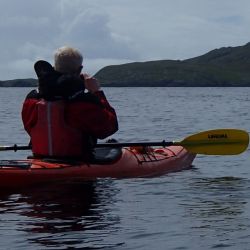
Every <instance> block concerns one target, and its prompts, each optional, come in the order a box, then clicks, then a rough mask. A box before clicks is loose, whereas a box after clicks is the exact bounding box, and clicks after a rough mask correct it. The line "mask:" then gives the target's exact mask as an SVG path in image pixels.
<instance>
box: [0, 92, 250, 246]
mask: <svg viewBox="0 0 250 250" xmlns="http://www.w3.org/2000/svg"><path fill="white" fill-rule="evenodd" d="M29 90H30V89H29V88H1V89H0V121H1V122H0V135H1V140H0V144H1V145H13V144H15V143H16V144H20V145H26V144H27V143H28V140H29V139H28V136H27V135H26V133H25V131H24V129H23V127H22V123H21V119H20V110H21V105H22V101H23V98H24V97H25V95H26V93H27V92H28V91H29ZM104 90H105V93H106V95H107V97H108V99H109V100H110V103H111V104H112V105H113V106H114V107H115V108H116V110H117V114H118V118H119V123H120V130H119V132H117V133H116V134H115V135H114V136H113V138H116V139H118V140H120V141H131V142H133V141H150V140H154V141H155V140H163V139H165V140H167V141H172V140H181V139H184V138H185V137H186V136H188V135H191V134H195V133H197V132H200V131H203V130H208V129H215V128H239V129H244V130H246V131H248V132H249V131H250V109H249V106H250V88H106V89H104ZM0 154H1V159H18V158H24V157H26V156H27V154H28V152H26V151H19V152H11V151H8V152H0ZM0 249H25V250H28V249H32V250H33V249H105V250H106V249H115V250H116V249H117V250H129V249H131V250H132V249H133V250H134V249H143V250H149V249H150V250H152V249H157V250H166V249H171V250H172V249H176V250H185V249H192V250H198V249H199V250H200V249H229V250H234V249H235V250H236V249H237V250H238V249H240V250H244V249H246V250H248V249H250V151H249V150H247V151H246V152H244V153H243V154H241V155H236V156H204V155H198V156H197V158H196V159H195V161H194V167H193V168H192V169H191V170H185V171H182V172H177V173H171V174H168V175H165V176H162V177H157V178H150V179H126V180H107V179H106V180H99V181H97V182H95V183H92V184H91V183H89V184H82V185H80V184H78V185H70V186H69V185H68V186H63V185H61V186H58V185H57V186H55V185H53V186H51V187H41V188H36V189H32V190H22V191H21V190H20V191H16V192H12V193H9V192H6V191H5V190H1V193H0Z"/></svg>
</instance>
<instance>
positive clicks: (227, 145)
mask: <svg viewBox="0 0 250 250" xmlns="http://www.w3.org/2000/svg"><path fill="white" fill-rule="evenodd" d="M248 144H249V135H248V133H247V132H246V131H244V130H239V129H214V130H208V131H203V132H200V133H197V134H194V135H190V136H188V137H186V138H185V139H183V140H182V141H179V142H178V141H173V142H166V141H160V142H121V143H120V142H114V143H113V142H112V143H99V144H97V145H96V147H132V146H134V147H135V146H142V147H143V146H145V147H146V146H161V147H167V146H183V147H184V148H186V149H187V150H188V151H189V152H192V153H195V154H205V155H236V154H240V153H242V152H244V151H245V150H246V149H247V147H248ZM28 149H31V147H30V146H17V145H14V146H0V151H4V150H14V151H17V150H28Z"/></svg>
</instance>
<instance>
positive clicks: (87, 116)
mask: <svg viewBox="0 0 250 250" xmlns="http://www.w3.org/2000/svg"><path fill="white" fill-rule="evenodd" d="M82 62H83V56H82V54H81V53H80V52H79V50H77V49H75V48H71V47H61V48H59V49H58V50H57V51H56V52H55V54H54V67H53V66H52V65H51V64H49V63H48V62H46V61H42V60H40V61H37V62H36V63H35V65H34V69H35V72H36V74H37V76H38V90H32V91H31V92H30V93H29V94H28V95H27V97H26V99H25V101H24V103H23V107H22V112H21V115H22V120H23V125H24V128H25V130H26V131H27V133H28V134H29V136H30V139H31V145H32V152H33V155H34V157H39V158H40V157H52V158H81V159H85V160H88V159H90V158H91V156H92V151H93V148H94V146H95V144H96V143H97V139H104V138H107V137H108V136H110V135H112V134H114V133H115V132H116V131H117V130H118V121H117V116H116V112H115V109H114V108H113V107H112V106H111V105H110V104H109V102H108V100H107V99H106V97H105V94H104V92H103V91H102V90H101V87H100V84H99V82H98V81H97V80H96V79H95V78H93V77H90V76H88V75H87V74H82V73H81V72H82V68H83V66H82ZM86 90H87V92H86Z"/></svg>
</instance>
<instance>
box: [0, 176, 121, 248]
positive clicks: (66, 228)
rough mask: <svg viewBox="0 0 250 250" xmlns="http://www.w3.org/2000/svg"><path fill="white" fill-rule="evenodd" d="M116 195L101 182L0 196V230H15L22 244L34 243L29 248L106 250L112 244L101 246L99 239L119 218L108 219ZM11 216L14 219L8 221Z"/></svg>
mask: <svg viewBox="0 0 250 250" xmlns="http://www.w3.org/2000/svg"><path fill="white" fill-rule="evenodd" d="M116 192H117V190H116V189H115V188H114V187H113V185H112V182H111V181H103V182H92V183H87V184H80V183H79V184H55V185H50V186H47V187H41V188H35V189H32V190H23V191H21V192H19V193H18V194H15V193H1V194H0V214H2V217H1V218H2V219H1V226H0V230H3V227H4V229H5V230H10V228H11V227H13V226H14V227H15V228H18V230H19V231H23V232H24V233H25V235H26V239H23V241H24V242H25V240H27V241H29V242H30V243H32V245H33V244H34V247H33V249H34V248H35V246H40V247H41V246H44V247H45V246H46V247H62V246H64V247H65V249H66V246H67V247H69V246H71V247H72V246H74V247H76V248H77V247H86V246H87V247H89V248H88V249H100V248H105V247H109V249H110V248H111V247H113V246H114V245H112V244H110V245H107V244H105V242H103V241H102V237H103V236H104V235H105V234H107V233H108V232H110V231H111V230H114V228H115V227H116V226H117V224H119V217H117V216H109V204H110V203H112V202H115V198H114V197H115V193H116ZM11 214H13V215H14V217H13V218H12V219H11V220H10V219H9V218H11ZM107 216H109V219H108V220H107ZM6 226H7V228H6ZM91 235H92V238H93V239H92V242H91V244H89V242H90V238H91ZM96 235H99V237H96ZM119 244H121V243H119ZM60 249H63V248H60ZM74 249H75V248H74Z"/></svg>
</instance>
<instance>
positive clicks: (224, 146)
mask: <svg viewBox="0 0 250 250" xmlns="http://www.w3.org/2000/svg"><path fill="white" fill-rule="evenodd" d="M174 144H175V145H181V146H183V147H185V148H186V149H187V150H188V151H190V152H193V153H196V154H207V155H236V154H240V153H242V152H244V151H245V150H246V149H247V147H248V144H249V134H248V133H247V132H246V131H244V130H239V129H214V130H208V131H204V132H200V133H198V134H195V135H191V136H188V137H186V138H185V139H184V140H182V141H181V142H175V143H174Z"/></svg>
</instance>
